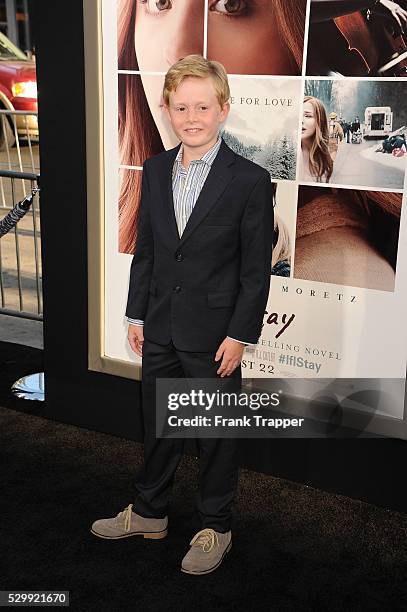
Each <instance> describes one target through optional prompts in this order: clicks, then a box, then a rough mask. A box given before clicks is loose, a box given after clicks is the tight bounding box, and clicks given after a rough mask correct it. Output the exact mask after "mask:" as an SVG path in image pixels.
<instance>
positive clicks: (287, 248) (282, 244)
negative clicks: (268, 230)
mask: <svg viewBox="0 0 407 612" xmlns="http://www.w3.org/2000/svg"><path fill="white" fill-rule="evenodd" d="M274 232H275V233H276V234H277V242H276V244H275V245H274V246H273V253H272V256H271V267H272V268H274V266H275V265H276V264H277V263H278V262H279V261H288V263H291V240H290V234H289V231H288V228H287V226H286V224H285V223H284V221H283V220H282V219H281V217H279V216H278V215H276V214H274Z"/></svg>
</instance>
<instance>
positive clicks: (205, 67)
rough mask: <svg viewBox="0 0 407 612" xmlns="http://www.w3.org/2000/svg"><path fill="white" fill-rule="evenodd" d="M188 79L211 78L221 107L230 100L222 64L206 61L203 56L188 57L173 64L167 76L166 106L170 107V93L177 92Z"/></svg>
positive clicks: (165, 88)
mask: <svg viewBox="0 0 407 612" xmlns="http://www.w3.org/2000/svg"><path fill="white" fill-rule="evenodd" d="M188 77H196V78H199V79H206V78H208V77H209V78H211V79H212V82H213V85H214V88H215V91H216V97H217V99H218V102H219V105H220V106H221V107H223V105H224V104H225V102H227V101H228V100H229V98H230V90H229V83H228V76H227V74H226V70H225V68H224V66H223V65H222V64H221V63H220V62H215V61H211V60H208V59H205V58H204V57H202V56H201V55H187V56H186V57H184V58H183V59H181V60H179V61H178V62H176V63H175V64H173V65H172V66H171V68H170V69H169V70H168V72H167V74H166V75H165V80H164V88H163V99H164V103H165V104H166V106H168V105H169V101H170V92H171V91H176V90H177V89H178V87H179V86H180V85H181V83H182V82H183V81H184V79H186V78H188Z"/></svg>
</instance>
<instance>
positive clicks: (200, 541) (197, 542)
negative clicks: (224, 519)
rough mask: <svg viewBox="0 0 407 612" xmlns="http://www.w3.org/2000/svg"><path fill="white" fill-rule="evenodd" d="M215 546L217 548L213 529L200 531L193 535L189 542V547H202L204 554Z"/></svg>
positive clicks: (216, 538)
mask: <svg viewBox="0 0 407 612" xmlns="http://www.w3.org/2000/svg"><path fill="white" fill-rule="evenodd" d="M215 542H216V545H217V546H219V539H218V534H217V533H216V531H214V530H213V529H201V531H198V533H197V534H195V535H194V537H193V538H192V540H191V541H190V545H191V546H193V545H194V546H202V550H203V551H204V552H211V550H212V548H213V547H214V546H215Z"/></svg>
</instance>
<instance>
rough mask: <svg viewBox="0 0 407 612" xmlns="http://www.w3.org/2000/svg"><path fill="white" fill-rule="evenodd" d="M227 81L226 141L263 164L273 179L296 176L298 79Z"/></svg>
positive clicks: (293, 177) (238, 151)
mask: <svg viewBox="0 0 407 612" xmlns="http://www.w3.org/2000/svg"><path fill="white" fill-rule="evenodd" d="M229 84H230V91H231V99H230V102H231V112H230V114H229V117H228V119H227V122H226V126H225V129H224V131H223V134H222V135H223V138H224V140H225V142H226V143H227V144H228V145H229V146H230V147H231V148H232V149H233V150H234V151H236V152H237V153H239V154H240V155H243V156H244V157H247V158H248V159H250V160H252V161H254V162H256V163H257V164H259V165H260V166H263V168H266V169H267V170H268V171H269V172H270V175H271V178H272V179H274V180H291V181H293V180H295V175H296V156H297V134H298V113H299V102H300V87H301V84H300V82H299V81H297V80H295V81H294V80H282V79H258V78H253V79H245V78H238V77H230V78H229Z"/></svg>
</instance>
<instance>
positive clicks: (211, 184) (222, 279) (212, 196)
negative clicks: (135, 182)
mask: <svg viewBox="0 0 407 612" xmlns="http://www.w3.org/2000/svg"><path fill="white" fill-rule="evenodd" d="M180 146H181V145H180V144H179V145H178V146H177V147H175V148H174V149H170V150H169V151H164V152H163V153H160V154H159V155H156V156H154V157H152V158H150V159H148V160H146V162H145V163H144V166H143V177H142V189H141V200H140V209H139V216H138V227H137V240H136V247H135V251H134V256H133V260H132V264H131V269H130V283H129V293H128V301H127V308H126V316H128V317H130V318H132V319H142V320H144V337H145V338H147V339H149V340H152V341H153V342H156V343H158V344H168V343H169V342H170V341H171V340H172V342H173V344H174V346H175V347H176V348H177V349H179V350H183V351H192V352H203V351H204V352H211V351H216V350H217V348H218V347H219V344H220V343H221V342H222V341H223V340H224V338H225V337H226V336H231V337H232V338H235V339H237V340H240V339H241V340H242V341H243V342H251V343H257V341H258V339H259V336H260V332H261V328H262V322H263V316H264V311H265V307H266V304H267V298H268V293H269V286H270V269H271V252H272V242H273V225H274V218H273V197H272V196H273V187H272V184H271V182H270V175H269V173H268V172H267V171H266V170H264V168H262V167H261V166H258V165H257V164H255V163H253V162H251V161H249V160H247V159H245V158H244V157H242V156H240V155H237V154H236V153H234V152H233V151H232V150H231V149H230V148H229V147H228V146H227V145H226V143H225V142H224V141H223V140H222V143H221V146H220V148H219V151H218V154H217V156H216V158H215V160H214V162H213V164H212V166H211V169H210V171H209V174H208V177H207V179H206V181H205V183H204V185H203V187H202V191H201V193H200V195H199V197H198V199H197V201H196V203H195V206H194V209H193V211H192V213H191V216H190V218H189V220H188V223H187V225H186V227H185V230H184V232H183V234H182V236H181V238H180V237H179V235H178V228H177V223H176V219H175V212H174V203H173V195H172V169H173V164H174V160H175V157H176V155H177V153H178V150H179V148H180Z"/></svg>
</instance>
